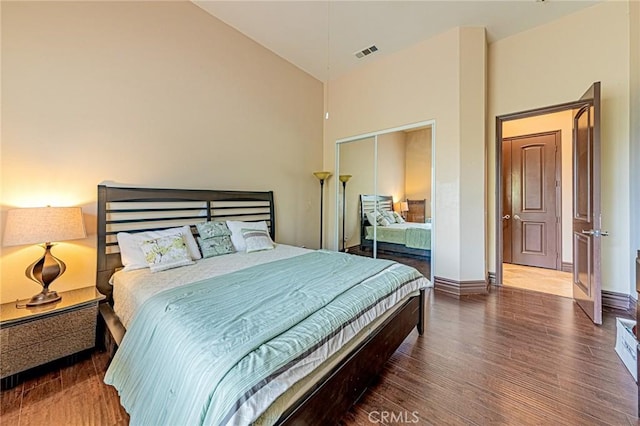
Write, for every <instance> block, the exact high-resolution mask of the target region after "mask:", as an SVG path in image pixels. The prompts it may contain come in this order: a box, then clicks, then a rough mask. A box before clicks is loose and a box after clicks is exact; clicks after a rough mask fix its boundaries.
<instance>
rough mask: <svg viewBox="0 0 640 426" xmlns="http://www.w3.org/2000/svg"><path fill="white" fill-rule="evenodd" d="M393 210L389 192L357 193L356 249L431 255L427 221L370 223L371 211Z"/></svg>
mask: <svg viewBox="0 0 640 426" xmlns="http://www.w3.org/2000/svg"><path fill="white" fill-rule="evenodd" d="M375 211H378V212H382V213H383V214H384V213H385V212H386V213H393V197H391V196H390V195H367V194H361V195H360V248H361V249H362V250H373V242H374V240H376V241H377V242H376V247H377V250H379V251H381V252H385V253H390V254H396V255H401V256H411V257H416V258H420V259H430V258H431V223H416V222H404V223H390V224H388V223H387V222H385V225H380V222H378V223H377V226H376V227H375V230H374V226H373V224H372V223H371V220H373V219H372V216H371V213H372V212H375Z"/></svg>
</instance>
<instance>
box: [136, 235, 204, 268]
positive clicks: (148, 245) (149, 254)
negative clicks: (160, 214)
mask: <svg viewBox="0 0 640 426" xmlns="http://www.w3.org/2000/svg"><path fill="white" fill-rule="evenodd" d="M140 249H142V253H144V258H145V260H146V261H147V263H148V264H149V269H151V272H159V271H164V270H166V269H171V268H177V267H179V266H185V265H192V264H193V263H195V262H194V261H193V260H191V256H189V251H188V250H187V246H186V245H185V243H184V238H183V237H182V235H181V234H177V235H167V236H164V237H159V238H154V239H152V240H145V241H143V242H142V243H140Z"/></svg>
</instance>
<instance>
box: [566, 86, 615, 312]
mask: <svg viewBox="0 0 640 426" xmlns="http://www.w3.org/2000/svg"><path fill="white" fill-rule="evenodd" d="M580 100H583V101H585V104H584V106H583V107H581V108H579V109H578V110H577V111H576V112H575V114H574V119H573V298H574V300H575V301H576V303H577V304H578V305H579V306H580V307H581V308H582V309H583V310H584V311H585V312H586V314H587V315H588V316H589V318H591V320H592V321H593V322H594V323H596V324H602V295H601V291H602V285H601V270H600V241H601V237H602V236H606V235H607V233H606V232H603V231H601V215H600V82H597V83H594V84H593V85H592V86H591V87H590V88H589V90H587V91H586V93H585V94H584V95H583V96H582V97H581V98H580Z"/></svg>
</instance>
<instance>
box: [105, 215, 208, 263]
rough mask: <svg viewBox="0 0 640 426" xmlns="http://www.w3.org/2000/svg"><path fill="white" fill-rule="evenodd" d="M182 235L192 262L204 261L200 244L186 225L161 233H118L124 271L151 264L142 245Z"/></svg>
mask: <svg viewBox="0 0 640 426" xmlns="http://www.w3.org/2000/svg"><path fill="white" fill-rule="evenodd" d="M177 233H180V234H181V235H182V237H183V238H184V242H185V245H186V246H187V250H188V252H189V256H190V257H191V259H192V260H198V259H202V255H200V250H198V243H196V239H195V238H193V234H192V233H191V228H190V227H189V225H185V226H182V227H179V228H168V229H161V230H159V231H145V232H137V233H129V232H118V234H117V235H116V238H117V239H118V246H119V247H120V259H121V260H122V265H123V266H124V268H123V269H122V270H123V271H133V270H134V269H142V268H148V267H149V264H148V263H147V261H146V260H145V256H144V253H143V252H142V250H141V249H140V243H142V242H144V241H147V240H153V239H154V238H159V237H164V236H167V235H175V234H177Z"/></svg>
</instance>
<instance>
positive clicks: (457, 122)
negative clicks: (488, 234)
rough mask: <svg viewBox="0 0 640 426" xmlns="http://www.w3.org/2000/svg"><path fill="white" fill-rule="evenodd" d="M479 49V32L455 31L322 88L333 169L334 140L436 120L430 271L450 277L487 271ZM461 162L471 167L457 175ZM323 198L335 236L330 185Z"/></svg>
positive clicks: (481, 35)
mask: <svg viewBox="0 0 640 426" xmlns="http://www.w3.org/2000/svg"><path fill="white" fill-rule="evenodd" d="M485 53H486V49H485V34H484V29H482V28H456V29H453V30H450V31H447V32H445V33H443V34H440V35H438V36H436V37H434V38H432V39H429V40H426V41H424V42H422V43H419V44H417V45H415V46H412V47H410V48H408V49H405V50H403V51H400V52H397V53H395V54H393V55H389V56H388V57H383V58H380V59H379V60H377V61H375V62H371V63H370V64H368V65H366V66H363V67H362V68H358V69H356V70H354V71H352V72H350V73H348V74H346V75H344V76H341V77H339V78H337V79H335V80H331V81H330V82H329V84H328V88H327V92H328V101H329V103H328V110H329V112H330V118H329V120H326V121H325V133H324V141H325V148H324V164H325V168H327V169H330V168H332V167H333V168H335V141H336V140H338V139H342V138H347V137H350V136H355V135H359V134H365V133H369V132H376V131H382V130H384V129H391V128H395V127H399V126H402V125H406V124H410V123H418V122H421V121H426V120H435V123H436V124H435V125H434V127H435V129H436V138H435V142H434V143H435V158H434V162H435V163H436V164H437V166H436V168H435V181H434V182H433V187H434V197H435V201H434V204H435V212H436V213H435V219H436V221H435V223H434V232H433V242H434V246H435V255H434V258H433V265H432V268H433V270H434V271H435V274H436V275H438V276H440V277H444V278H448V279H453V280H482V279H484V273H485V253H484V250H485V241H484V238H485V235H484V230H483V227H484V213H483V212H484V161H483V158H484V120H485V115H484V102H485V100H484V99H485V93H484V87H485V66H486V63H485ZM434 58H437V60H434ZM463 92H464V93H463ZM461 123H464V129H463V130H461ZM462 148H463V149H462ZM462 163H464V164H465V168H466V167H467V165H466V163H470V164H471V165H472V166H471V167H469V168H468V170H465V171H464V172H461V165H462ZM467 195H468V196H467ZM328 198H329V199H332V198H333V201H331V202H332V203H333V206H331V205H330V206H329V207H328V209H327V212H328V213H329V215H328V217H329V219H328V221H327V225H328V226H327V233H326V235H327V236H328V237H329V240H333V239H334V237H333V236H334V235H335V228H334V227H335V223H336V221H335V220H331V219H332V218H335V215H332V214H331V212H334V211H335V190H334V193H333V196H330V197H328ZM462 210H465V212H462ZM463 235H464V242H463V241H462V236H463ZM333 247H337V241H333Z"/></svg>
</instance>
